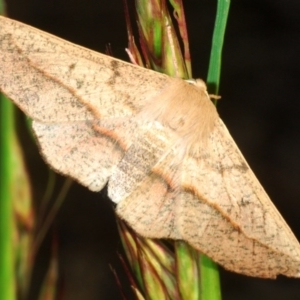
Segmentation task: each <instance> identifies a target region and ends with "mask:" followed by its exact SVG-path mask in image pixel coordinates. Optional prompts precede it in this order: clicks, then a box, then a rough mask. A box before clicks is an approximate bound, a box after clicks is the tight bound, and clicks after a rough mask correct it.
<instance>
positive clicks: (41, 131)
mask: <svg viewBox="0 0 300 300" xmlns="http://www.w3.org/2000/svg"><path fill="white" fill-rule="evenodd" d="M0 70H1V72H0V91H2V92H3V93H4V94H6V95H7V96H8V97H9V98H11V99H13V100H14V102H15V103H16V104H17V105H18V106H19V107H20V108H21V109H22V110H23V111H24V112H25V113H26V114H27V115H29V116H30V117H32V118H33V119H34V120H35V122H34V123H33V128H34V131H35V134H36V136H37V138H38V141H39V143H40V147H41V150H42V151H41V152H42V154H43V156H44V157H45V159H46V161H47V162H48V163H49V164H50V165H51V166H52V167H53V168H54V169H55V170H57V171H59V172H61V173H63V174H66V175H70V176H72V177H73V178H76V179H77V180H78V181H79V182H81V183H82V184H84V185H86V186H88V187H89V188H90V189H91V190H93V191H98V190H100V189H101V188H102V187H103V185H104V184H105V183H106V182H107V179H108V177H109V176H110V175H111V172H112V170H113V165H115V164H117V163H118V161H119V160H120V159H121V157H122V156H123V153H124V151H125V150H126V148H127V147H129V146H130V144H131V137H132V136H133V134H134V133H133V132H132V131H133V129H134V128H135V125H134V124H133V123H132V122H131V120H130V119H131V117H132V115H135V114H136V113H137V112H139V111H140V109H141V107H143V106H144V105H146V104H147V103H148V101H149V100H150V99H151V98H152V97H153V96H155V95H156V94H158V93H159V92H160V91H161V90H162V89H164V87H166V86H167V85H168V84H169V81H170V77H168V76H166V75H163V74H159V73H157V72H153V71H151V70H147V69H144V68H141V67H138V66H134V65H132V64H128V63H126V62H122V61H120V60H117V59H114V58H111V57H109V56H106V55H103V54H100V53H96V52H93V51H91V50H88V49H85V48H83V47H80V46H77V45H74V44H72V43H69V42H67V41H64V40H62V39H59V38H57V37H55V36H52V35H50V34H47V33H45V32H43V31H40V30H38V29H35V28H32V27H30V26H27V25H25V24H22V23H19V22H17V21H13V20H10V19H7V18H4V17H1V16H0ZM137 86H138V89H137V88H136V87H137ZM93 129H95V130H96V132H95V131H94V130H93ZM125 129H126V130H125Z"/></svg>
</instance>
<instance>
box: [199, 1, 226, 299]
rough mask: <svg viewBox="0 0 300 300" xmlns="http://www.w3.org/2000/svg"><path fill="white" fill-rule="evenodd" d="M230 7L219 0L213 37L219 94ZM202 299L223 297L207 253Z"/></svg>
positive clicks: (211, 80)
mask: <svg viewBox="0 0 300 300" xmlns="http://www.w3.org/2000/svg"><path fill="white" fill-rule="evenodd" d="M229 8H230V0H218V6H217V15H216V21H215V27H214V33H213V39H212V49H211V54H210V61H209V69H208V75H207V86H208V90H209V92H210V93H213V94H218V92H219V86H220V74H221V62H222V50H223V44H224V35H225V29H226V24H227V19H228V13H229ZM200 264H201V267H200V270H201V286H202V288H201V300H219V299H221V287H220V278H219V272H218V267H217V265H216V264H215V263H214V262H213V261H211V260H210V259H209V258H208V257H206V256H205V255H201V258H200Z"/></svg>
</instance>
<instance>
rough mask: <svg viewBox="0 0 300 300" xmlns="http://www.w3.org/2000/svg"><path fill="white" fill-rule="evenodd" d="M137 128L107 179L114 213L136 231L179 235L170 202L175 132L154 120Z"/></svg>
mask: <svg viewBox="0 0 300 300" xmlns="http://www.w3.org/2000/svg"><path fill="white" fill-rule="evenodd" d="M140 129H141V130H140V131H139V135H138V138H137V139H136V140H135V141H134V142H133V143H132V146H131V147H130V148H129V149H128V151H127V152H126V153H125V155H124V157H123V159H122V161H121V162H120V163H119V164H118V165H117V167H116V169H115V171H114V173H113V175H112V177H111V178H110V180H109V184H108V194H109V197H110V198H111V199H112V200H113V201H114V202H117V203H118V205H117V213H118V215H119V216H120V217H121V218H123V219H125V220H126V221H127V222H128V223H129V224H130V225H131V226H132V227H133V228H134V229H135V231H137V232H138V233H139V234H141V235H143V236H146V237H149V238H151V237H152V238H163V237H164V238H177V239H179V238H180V236H179V235H178V234H177V232H176V227H175V209H176V206H175V205H174V204H175V202H174V200H175V198H176V197H177V195H178V192H179V189H178V188H179V187H180V185H179V177H178V176H180V163H181V162H179V161H178V157H177V151H176V142H177V138H178V136H176V135H175V134H174V132H172V130H170V129H168V128H165V127H163V126H162V125H161V124H160V123H158V122H154V123H152V124H148V125H147V126H145V127H143V126H141V127H140Z"/></svg>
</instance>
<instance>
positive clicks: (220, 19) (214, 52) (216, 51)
mask: <svg viewBox="0 0 300 300" xmlns="http://www.w3.org/2000/svg"><path fill="white" fill-rule="evenodd" d="M229 8H230V0H218V6H217V15H216V21H215V27H214V33H213V39H212V47H211V52H210V60H209V68H208V75H207V86H208V90H209V92H210V93H214V94H218V92H219V86H220V74H221V62H222V50H223V44H224V35H225V29H226V24H227V19H228V13H229Z"/></svg>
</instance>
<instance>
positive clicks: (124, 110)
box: [0, 17, 300, 278]
mask: <svg viewBox="0 0 300 300" xmlns="http://www.w3.org/2000/svg"><path fill="white" fill-rule="evenodd" d="M0 90H1V92H3V93H4V94H6V95H7V96H8V97H9V98H10V99H12V101H13V102H14V103H15V104H16V105H17V106H19V107H20V108H21V109H22V110H23V111H24V112H25V114H27V115H28V116H29V117H31V118H32V119H33V125H32V127H33V131H34V133H35V136H36V138H37V140H38V143H39V146H40V151H41V154H42V155H43V157H44V159H45V160H46V162H47V163H48V164H49V165H50V166H51V167H52V168H54V169H55V170H56V171H58V172H60V173H62V174H65V175H67V176H71V177H73V178H75V179H76V180H77V181H78V182H80V183H81V184H82V185H84V186H86V187H88V188H89V189H90V190H91V191H95V192H96V191H100V190H101V189H102V188H103V187H104V186H105V185H106V184H108V195H109V197H110V198H111V200H112V201H113V202H115V203H116V204H117V206H116V211H117V214H118V215H119V216H120V217H121V218H122V219H124V220H125V221H126V222H127V223H128V224H129V225H130V226H131V227H132V228H133V229H134V230H135V231H136V232H137V233H139V234H140V235H142V236H144V237H148V238H169V239H182V240H185V241H187V242H188V243H189V244H190V245H192V246H193V247H194V248H196V249H198V250H199V251H201V252H202V253H204V254H206V255H207V256H209V257H210V258H212V259H213V260H214V261H216V262H217V263H219V264H220V265H222V266H223V267H224V268H226V269H228V270H231V271H234V272H237V273H242V274H245V275H249V276H257V277H265V278H274V277H276V276H277V275H278V274H283V275H286V276H290V277H300V247H299V243H298V241H297V240H296V238H295V236H294V235H293V233H292V232H291V230H290V228H289V227H288V225H287V224H286V223H285V221H284V220H283V218H282V217H281V215H280V214H279V212H278V211H277V209H276V208H275V206H274V205H273V204H272V202H271V200H270V199H269V197H268V195H267V194H266V192H265V191H264V189H263V188H262V186H261V185H260V183H259V182H258V180H257V179H256V177H255V175H254V174H253V172H252V171H251V169H250V167H249V166H248V164H247V162H246V161H245V159H244V157H243V155H242V154H241V152H240V151H239V149H238V147H237V146H236V144H235V142H234V141H233V139H232V137H231V136H230V134H229V132H228V130H227V129H226V127H225V125H224V124H223V122H222V120H221V119H220V118H219V116H218V113H217V111H216V108H215V106H214V105H213V104H212V103H211V101H210V99H209V96H208V93H207V91H206V85H205V83H204V82H203V81H202V80H195V81H193V82H190V81H189V82H187V81H184V80H182V79H179V78H172V77H169V76H167V75H164V74H160V73H157V72H154V71H151V70H148V69H144V68H141V67H139V66H136V65H133V64H129V63H126V62H123V61H120V60H118V59H115V58H112V57H109V56H106V55H103V54H100V53H96V52H94V51H91V50H88V49H85V48H83V47H80V46H77V45H74V44H71V43H69V42H67V41H64V40H62V39H60V38H57V37H55V36H52V35H50V34H48V33H45V32H42V31H40V30H38V29H35V28H33V27H30V26H27V25H25V24H22V23H19V22H17V21H14V20H11V19H8V18H5V17H0Z"/></svg>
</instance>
